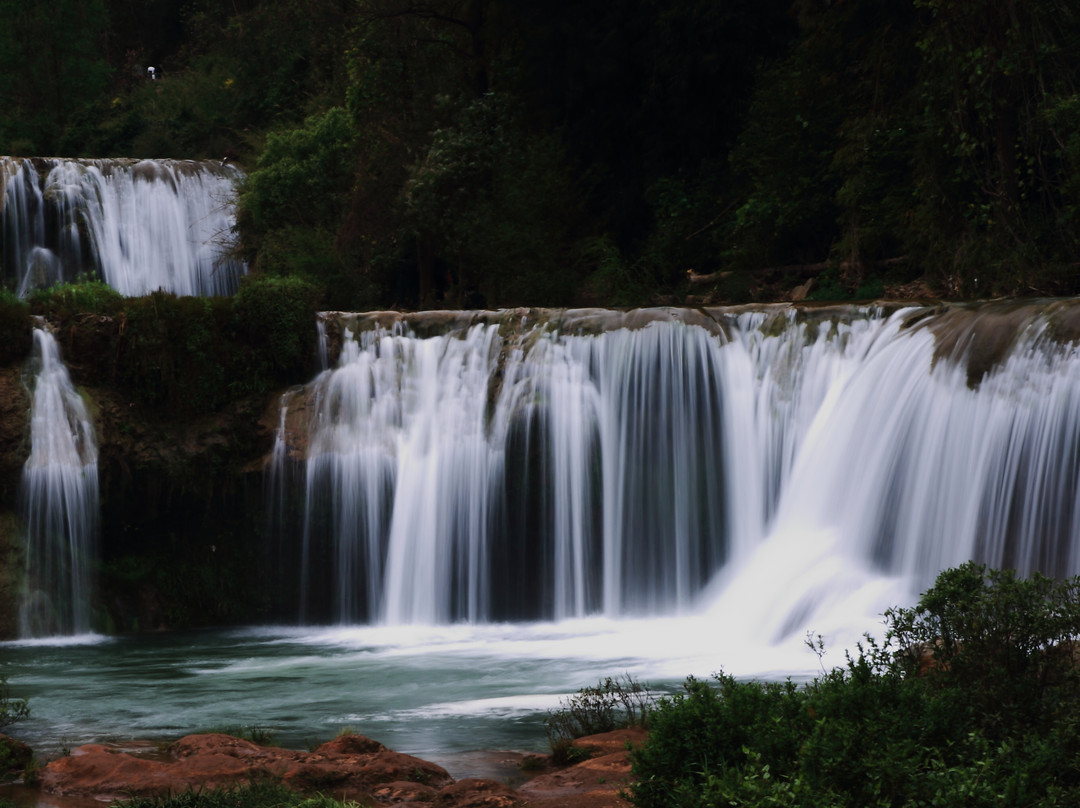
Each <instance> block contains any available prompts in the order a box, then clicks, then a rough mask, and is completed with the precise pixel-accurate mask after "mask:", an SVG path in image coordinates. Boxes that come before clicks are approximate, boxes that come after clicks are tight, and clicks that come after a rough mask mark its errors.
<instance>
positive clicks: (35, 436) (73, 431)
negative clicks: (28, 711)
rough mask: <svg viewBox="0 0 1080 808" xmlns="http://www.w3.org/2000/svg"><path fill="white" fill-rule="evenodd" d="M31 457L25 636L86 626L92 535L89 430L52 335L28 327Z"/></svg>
mask: <svg viewBox="0 0 1080 808" xmlns="http://www.w3.org/2000/svg"><path fill="white" fill-rule="evenodd" d="M27 371H28V377H29V378H28V381H29V383H30V384H31V385H32V386H33V402H32V409H31V425H30V441H31V448H30V457H29V458H28V459H27V461H26V464H25V466H24V467H23V478H22V487H21V492H20V497H21V512H22V515H23V519H24V523H25V529H26V578H27V591H26V594H25V596H24V598H23V601H22V605H21V608H20V630H21V633H22V635H23V636H24V637H41V636H50V635H56V634H82V633H86V632H88V631H89V630H90V599H91V589H92V585H93V581H92V576H91V568H90V565H91V561H92V558H93V553H94V547H95V543H96V540H97V523H98V472H97V444H96V442H95V438H94V428H93V424H92V423H91V421H90V417H89V415H88V413H87V410H86V406H85V405H84V403H83V401H82V398H81V397H80V396H79V393H78V392H77V391H76V390H75V388H74V386H73V385H72V383H71V379H70V377H69V376H68V372H67V368H65V367H64V363H63V362H62V361H61V359H60V351H59V348H58V346H57V344H56V340H55V339H53V336H52V335H51V334H50V333H49V332H48V331H46V330H45V329H42V328H37V329H35V330H34V352H33V357H32V359H31V362H30V364H29V366H28V369H27Z"/></svg>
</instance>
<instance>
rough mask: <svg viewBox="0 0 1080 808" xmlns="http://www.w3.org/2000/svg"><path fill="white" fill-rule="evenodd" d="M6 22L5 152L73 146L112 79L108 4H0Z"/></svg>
mask: <svg viewBox="0 0 1080 808" xmlns="http://www.w3.org/2000/svg"><path fill="white" fill-rule="evenodd" d="M0 19H2V20H3V21H4V24H3V25H2V26H0V75H3V76H5V77H6V78H5V80H4V81H3V82H2V83H0V108H2V109H3V110H4V115H3V117H2V118H0V151H4V152H6V153H9V154H23V155H27V156H30V155H34V154H56V153H63V152H65V151H67V150H68V149H71V148H75V147H76V144H78V142H79V140H80V134H81V133H82V132H83V131H85V129H86V128H87V127H89V126H90V125H91V124H90V122H89V121H88V120H87V116H88V115H89V110H90V109H91V108H92V107H94V106H95V105H97V104H99V103H100V102H101V100H102V94H103V92H104V90H105V88H106V86H107V82H108V77H109V68H108V65H107V64H106V62H105V58H104V53H105V37H106V31H107V29H108V15H107V13H106V10H105V6H104V4H103V2H102V0H49V2H43V3H25V2H21V0H0Z"/></svg>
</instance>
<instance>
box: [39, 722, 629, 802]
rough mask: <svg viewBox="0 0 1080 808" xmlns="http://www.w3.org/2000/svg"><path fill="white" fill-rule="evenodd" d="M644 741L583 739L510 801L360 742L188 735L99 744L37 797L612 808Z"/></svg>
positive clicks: (60, 768) (486, 785)
mask: <svg viewBox="0 0 1080 808" xmlns="http://www.w3.org/2000/svg"><path fill="white" fill-rule="evenodd" d="M643 738H644V733H643V732H642V731H640V730H620V731H618V732H613V733H606V734H605V735H597V736H593V737H591V738H583V739H582V740H581V741H579V742H578V745H580V746H582V747H584V748H587V749H589V750H590V751H592V752H593V754H594V755H595V757H593V758H591V759H589V760H586V761H584V762H583V763H579V764H577V765H576V766H571V767H568V768H565V769H560V770H556V771H551V772H550V773H545V774H542V775H540V776H538V777H535V778H534V779H532V780H530V781H529V782H527V783H525V784H524V785H522V786H521V787H520V789H518V790H516V791H515V790H514V789H512V788H510V787H509V786H507V785H504V784H502V783H499V782H497V781H495V780H484V779H473V778H469V779H463V780H460V781H457V782H455V781H454V780H453V778H451V777H450V775H449V774H448V773H447V772H446V770H445V769H443V768H442V767H440V766H436V765H435V764H434V763H429V762H427V761H424V760H421V759H420V758H416V757H412V756H411V755H403V754H400V753H398V752H393V751H391V750H389V749H387V748H385V747H384V746H383V745H382V744H380V743H378V742H376V741H373V740H371V739H369V738H365V737H363V736H360V735H345V736H342V737H340V738H337V739H335V740H333V741H330V742H329V743H325V744H323V745H322V746H320V747H319V748H318V749H316V750H315V751H314V752H298V751H293V750H288V749H278V748H275V747H268V746H260V745H259V744H256V743H252V742H251V741H245V740H242V739H240V738H234V737H232V736H229V735H221V734H208V735H188V736H187V737H185V738H181V739H180V740H179V741H177V742H176V743H174V744H172V745H170V746H169V747H167V748H166V749H165V750H164V752H163V753H162V754H160V755H159V756H157V757H156V758H151V757H141V756H138V755H134V754H131V753H129V752H125V751H121V750H117V749H114V748H111V747H108V746H104V745H102V744H87V745H85V746H80V747H79V748H77V749H75V750H74V751H73V752H72V753H71V755H70V756H68V757H63V758H59V759H58V760H54V761H52V762H51V763H49V764H48V765H47V766H46V767H45V769H44V771H43V773H42V777H41V788H42V790H43V791H44V792H46V793H47V794H51V795H54V796H58V797H92V798H94V799H97V800H112V799H123V798H125V797H132V796H149V795H156V794H166V793H174V794H175V793H178V792H183V791H185V790H187V789H199V788H220V787H230V786H239V785H246V784H248V783H250V782H251V781H252V780H253V779H257V778H260V777H268V778H273V779H277V780H280V781H281V782H283V783H284V784H285V785H287V786H289V787H291V788H295V789H296V790H298V791H305V792H321V793H323V794H327V795H329V796H333V797H334V798H336V799H340V800H345V799H348V800H355V801H359V802H363V803H367V804H371V805H395V804H401V803H407V804H409V805H410V806H415V808H423V807H424V806H430V807H431V808H510V807H511V806H524V805H528V806H536V808H556V806H558V808H616V807H617V806H619V807H621V806H626V805H628V803H627V802H626V801H625V800H623V799H622V798H620V797H619V792H620V790H621V789H623V788H625V786H626V785H627V784H628V782H629V778H630V760H629V753H628V752H627V751H626V747H627V744H630V743H634V744H636V743H640V742H641V741H642V740H643Z"/></svg>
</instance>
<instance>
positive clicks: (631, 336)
mask: <svg viewBox="0 0 1080 808" xmlns="http://www.w3.org/2000/svg"><path fill="white" fill-rule="evenodd" d="M1029 308H1030V311H1028V310H1025V311H1024V312H1021V313H1020V314H1017V315H1016V316H1014V317H1013V315H1009V316H1010V317H1013V320H1015V322H1014V323H1013V325H1012V326H1011V329H1012V330H1011V331H1009V333H1008V335H1007V337H1006V338H1004V339H1006V342H1007V345H1006V346H1005V347H1004V348H1002V349H1001V350H1000V351H999V354H998V355H997V356H995V357H994V359H993V361H991V362H987V363H984V364H985V367H981V366H979V362H980V361H982V360H980V358H979V356H978V354H979V351H980V348H979V346H980V345H983V344H988V341H989V342H995V340H996V341H997V342H1000V341H1001V338H1000V332H1001V329H1000V328H998V327H997V326H995V325H994V324H993V323H992V322H990V321H991V320H993V317H994V316H996V315H994V312H995V311H999V309H1000V307H999V309H994V308H993V307H992V306H987V307H984V308H983V309H979V310H973V311H971V312H964V311H960V310H954V311H945V312H936V311H931V310H919V309H905V310H900V311H896V312H895V313H892V314H891V315H889V314H887V313H886V312H884V311H881V310H876V309H872V308H863V309H836V310H829V311H814V310H805V311H803V312H801V313H799V312H796V311H794V310H789V309H768V310H760V311H736V310H720V309H717V310H710V311H709V315H710V318H705V317H702V316H697V319H696V320H695V322H693V323H692V324H691V323H687V322H682V321H681V320H682V319H686V318H687V317H686V315H687V313H685V312H684V313H680V312H675V311H668V310H657V311H653V312H650V313H647V314H646V315H640V314H639V315H638V316H637V318H636V319H634V318H633V317H631V316H630V315H627V316H626V317H625V318H623V319H619V318H618V317H617V316H615V315H612V314H610V313H608V314H605V315H602V316H601V315H596V317H593V318H592V319H590V317H591V315H589V314H588V313H580V314H577V315H574V316H569V315H567V316H566V317H564V318H563V319H562V320H561V321H557V322H549V323H544V322H543V321H540V320H528V319H527V318H526V319H524V320H523V321H520V322H519V321H515V319H514V317H511V316H510V315H508V314H500V315H491V316H488V317H487V318H486V319H485V317H484V316H479V317H476V318H474V319H476V320H477V322H479V323H480V324H468V325H459V326H456V327H446V328H445V329H444V330H446V333H445V334H442V335H439V336H430V337H424V338H421V337H418V336H413V335H411V332H410V331H409V329H408V328H407V326H406V325H404V323H400V322H399V323H398V324H397V325H395V326H393V327H392V328H384V327H374V328H372V327H371V326H372V323H374V322H375V321H377V320H378V318H377V317H371V318H368V320H369V321H368V323H367V325H363V324H359V325H354V328H357V329H359V333H356V334H353V335H350V336H349V337H348V338H347V339H346V340H345V343H344V348H343V350H342V353H341V356H340V358H339V360H338V362H337V365H336V367H335V368H333V369H332V370H327V371H324V372H323V373H322V374H321V375H320V376H319V377H318V378H317V379H316V380H315V381H314V382H312V384H311V385H310V386H309V387H308V389H307V390H306V391H305V393H304V395H305V396H306V399H305V400H306V404H305V407H306V411H307V426H306V427H301V428H300V430H301V431H303V429H306V430H307V431H308V432H307V438H306V449H299V450H298V451H299V452H301V453H306V461H305V464H304V466H305V469H306V472H305V475H304V476H305V478H306V492H307V493H306V496H305V500H304V506H303V511H304V517H303V524H304V535H305V537H306V538H305V542H306V543H305V550H304V555H303V557H304V559H305V563H304V571H303V575H304V580H305V581H306V586H307V587H308V589H307V593H308V603H309V606H311V608H310V609H309V612H308V614H307V616H308V619H326V618H329V619H331V620H336V621H338V622H356V621H383V622H387V623H392V624H399V623H416V622H420V623H427V622H446V621H457V620H468V621H474V622H475V621H486V620H505V619H560V618H566V617H576V616H584V615H589V614H605V615H607V616H610V617H618V616H625V615H632V614H650V615H656V614H665V613H668V614H671V613H684V614H685V613H689V612H692V611H700V610H701V609H705V610H707V613H710V614H712V615H713V616H714V617H716V618H717V623H718V625H720V624H727V629H726V630H730V631H733V632H735V633H738V634H741V635H743V636H744V638H745V636H753V637H756V638H758V639H762V640H765V641H767V642H772V641H780V640H782V639H784V638H790V637H792V636H795V635H797V636H799V637H801V636H802V634H803V632H804V631H805V630H806V629H807V628H808V627H811V628H815V630H827V628H828V627H829V626H830V625H847V624H858V625H863V626H865V625H866V620H867V619H869V620H871V621H873V620H874V615H879V614H880V613H881V611H882V610H883V609H885V608H886V607H888V606H889V605H893V604H894V603H896V602H897V601H898V600H903V599H906V598H910V597H911V596H912V595H913V593H915V592H917V591H918V589H919V588H921V587H925V586H926V585H928V584H929V583H930V582H931V581H932V580H933V577H934V575H935V574H936V573H937V572H938V571H939V570H941V569H943V568H945V567H947V566H951V565H954V564H957V563H960V562H962V561H964V560H967V559H976V560H980V561H984V562H986V563H989V564H992V565H995V566H1007V567H1015V568H1017V569H1019V570H1020V571H1021V572H1024V573H1028V572H1031V571H1034V570H1041V571H1044V572H1047V573H1051V574H1073V573H1077V572H1080V557H1078V549H1080V548H1078V547H1077V539H1078V538H1080V503H1078V502H1077V500H1078V497H1080V493H1078V481H1080V450H1078V443H1077V438H1078V431H1080V422H1078V416H1080V408H1078V406H1077V405H1078V404H1080V352H1078V349H1077V347H1076V345H1075V343H1074V342H1072V341H1070V340H1069V339H1065V338H1061V335H1060V334H1057V335H1054V334H1053V333H1052V332H1053V331H1054V327H1053V325H1052V318H1051V317H1049V316H1048V315H1046V314H1044V313H1042V310H1041V309H1039V307H1029ZM1050 308H1053V307H1052V306H1051V307H1050ZM1047 310H1048V311H1049V309H1047ZM516 316H517V315H515V317H516ZM613 318H614V319H615V320H616V321H615V322H614V323H613V322H609V321H610V320H612V319H613ZM965 318H966V319H965ZM518 319H519V320H520V319H522V318H520V317H519V318H518ZM689 319H694V318H689ZM459 320H460V321H461V322H468V318H459ZM971 323H974V325H971ZM980 323H989V325H985V324H984V325H980ZM980 328H983V329H989V330H988V331H987V333H986V334H983V333H981V332H980V331H979V329H980ZM994 328H997V331H993V329H994ZM365 329H366V330H365ZM965 329H968V331H965ZM425 331H427V332H428V333H430V329H429V327H428V326H425ZM969 331H970V333H969ZM964 334H966V336H962V335H964ZM958 335H961V336H958ZM995 344H997V343H995ZM973 368H975V369H977V370H978V373H976V372H975V370H973ZM283 423H284V421H283ZM281 456H282V457H284V454H282V455H281ZM279 462H280V461H279ZM315 593H318V595H319V596H320V597H322V598H323V601H322V603H321V605H318V606H315V605H313V604H316V602H317V601H318V600H319V598H317V597H314V594H315ZM709 609H711V610H712V611H711V612H709V611H708V610H709ZM736 614H738V615H739V616H740V618H739V620H738V621H733V620H731V619H730V617H731V616H732V615H736ZM320 615H321V618H320ZM860 620H861V622H860ZM736 623H737V626H736V625H735V624H736ZM856 636H857V635H856Z"/></svg>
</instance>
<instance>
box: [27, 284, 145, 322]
mask: <svg viewBox="0 0 1080 808" xmlns="http://www.w3.org/2000/svg"><path fill="white" fill-rule="evenodd" d="M123 301H124V297H123V295H121V294H120V293H119V292H117V291H116V290H115V289H113V288H112V287H111V286H109V284H107V283H105V281H101V280H93V279H83V280H79V281H77V282H75V283H58V284H56V285H55V286H50V287H48V288H47V289H36V290H34V292H33V293H31V295H30V299H29V302H30V309H31V311H33V313H34V314H40V315H42V316H45V317H61V318H67V317H71V316H73V315H75V314H81V313H86V312H89V313H93V314H115V313H116V312H117V311H119V310H120V308H121V307H122V305H123Z"/></svg>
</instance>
